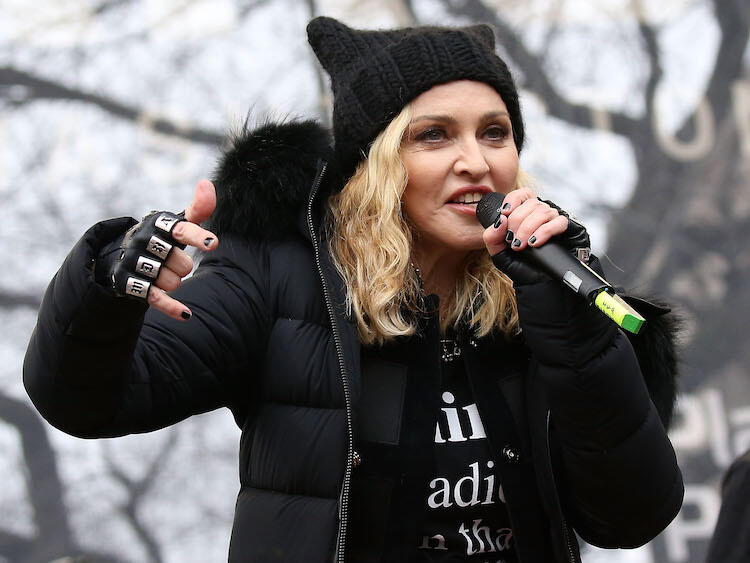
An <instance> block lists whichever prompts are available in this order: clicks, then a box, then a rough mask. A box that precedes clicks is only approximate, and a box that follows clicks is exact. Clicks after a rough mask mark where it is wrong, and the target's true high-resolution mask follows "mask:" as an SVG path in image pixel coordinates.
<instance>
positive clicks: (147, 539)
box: [104, 428, 178, 563]
mask: <svg viewBox="0 0 750 563" xmlns="http://www.w3.org/2000/svg"><path fill="white" fill-rule="evenodd" d="M177 436H178V434H177V430H176V429H174V428H171V429H169V430H168V431H167V440H166V442H165V443H164V445H163V447H162V448H161V449H160V450H159V452H158V453H157V454H156V455H155V456H154V457H153V459H151V461H150V463H148V465H147V466H146V469H145V472H144V475H143V477H142V478H141V479H134V478H132V477H130V476H129V475H128V474H127V473H125V471H123V470H122V469H121V468H120V467H118V465H117V464H116V463H115V461H114V459H113V457H112V455H111V452H109V450H107V449H105V450H104V460H105V462H106V464H107V468H108V470H109V472H110V473H111V474H112V476H113V477H114V478H115V480H116V481H117V482H119V483H120V484H121V485H122V486H123V487H124V488H125V490H126V491H127V493H128V500H127V502H125V504H123V505H121V506H120V507H119V509H120V512H122V513H123V515H124V516H125V518H126V520H127V522H128V523H129V524H130V526H131V527H132V528H133V531H134V532H135V533H136V535H137V536H138V538H139V539H140V540H141V541H142V542H143V545H144V546H145V549H146V551H147V552H148V554H149V556H150V557H151V561H153V562H154V563H161V562H162V561H163V557H162V554H161V547H160V546H159V542H158V541H157V539H156V537H155V536H154V534H153V532H152V531H151V530H149V528H148V526H147V525H146V524H144V523H143V522H142V521H141V518H140V517H139V516H138V510H139V508H140V503H141V501H142V500H143V498H144V497H145V496H146V494H147V493H148V491H149V489H150V488H151V486H152V485H153V484H154V482H155V481H156V479H157V477H158V476H159V473H160V472H161V470H162V468H163V466H164V464H165V463H166V461H167V459H168V457H169V454H170V453H171V452H172V450H173V449H174V447H175V445H176V444H177Z"/></svg>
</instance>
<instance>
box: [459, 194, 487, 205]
mask: <svg viewBox="0 0 750 563" xmlns="http://www.w3.org/2000/svg"><path fill="white" fill-rule="evenodd" d="M482 195H483V194H482V193H481V192H470V193H468V194H463V195H460V196H458V197H457V198H456V201H457V202H458V203H478V202H479V200H480V199H482Z"/></svg>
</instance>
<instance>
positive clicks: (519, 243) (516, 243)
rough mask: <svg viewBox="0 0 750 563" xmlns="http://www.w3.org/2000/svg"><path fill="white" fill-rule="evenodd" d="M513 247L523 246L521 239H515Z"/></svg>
mask: <svg viewBox="0 0 750 563" xmlns="http://www.w3.org/2000/svg"><path fill="white" fill-rule="evenodd" d="M511 246H512V247H513V248H518V247H519V246H521V239H517V238H516V239H513V244H512V245H511Z"/></svg>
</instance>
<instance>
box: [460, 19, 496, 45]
mask: <svg viewBox="0 0 750 563" xmlns="http://www.w3.org/2000/svg"><path fill="white" fill-rule="evenodd" d="M464 29H465V30H466V31H467V32H468V33H471V34H472V35H473V36H474V37H476V38H477V39H478V40H479V41H480V42H481V43H482V45H484V46H485V47H487V48H488V49H489V50H490V51H494V50H495V32H494V31H492V28H491V27H490V26H488V25H486V24H478V25H470V26H468V27H466V28H464Z"/></svg>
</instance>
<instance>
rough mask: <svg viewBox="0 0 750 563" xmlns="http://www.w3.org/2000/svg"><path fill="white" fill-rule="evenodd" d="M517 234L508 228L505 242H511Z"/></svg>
mask: <svg viewBox="0 0 750 563" xmlns="http://www.w3.org/2000/svg"><path fill="white" fill-rule="evenodd" d="M515 236H516V235H514V234H513V231H511V230H508V232H507V233H505V242H510V241H512V240H513V239H514V238H515Z"/></svg>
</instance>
